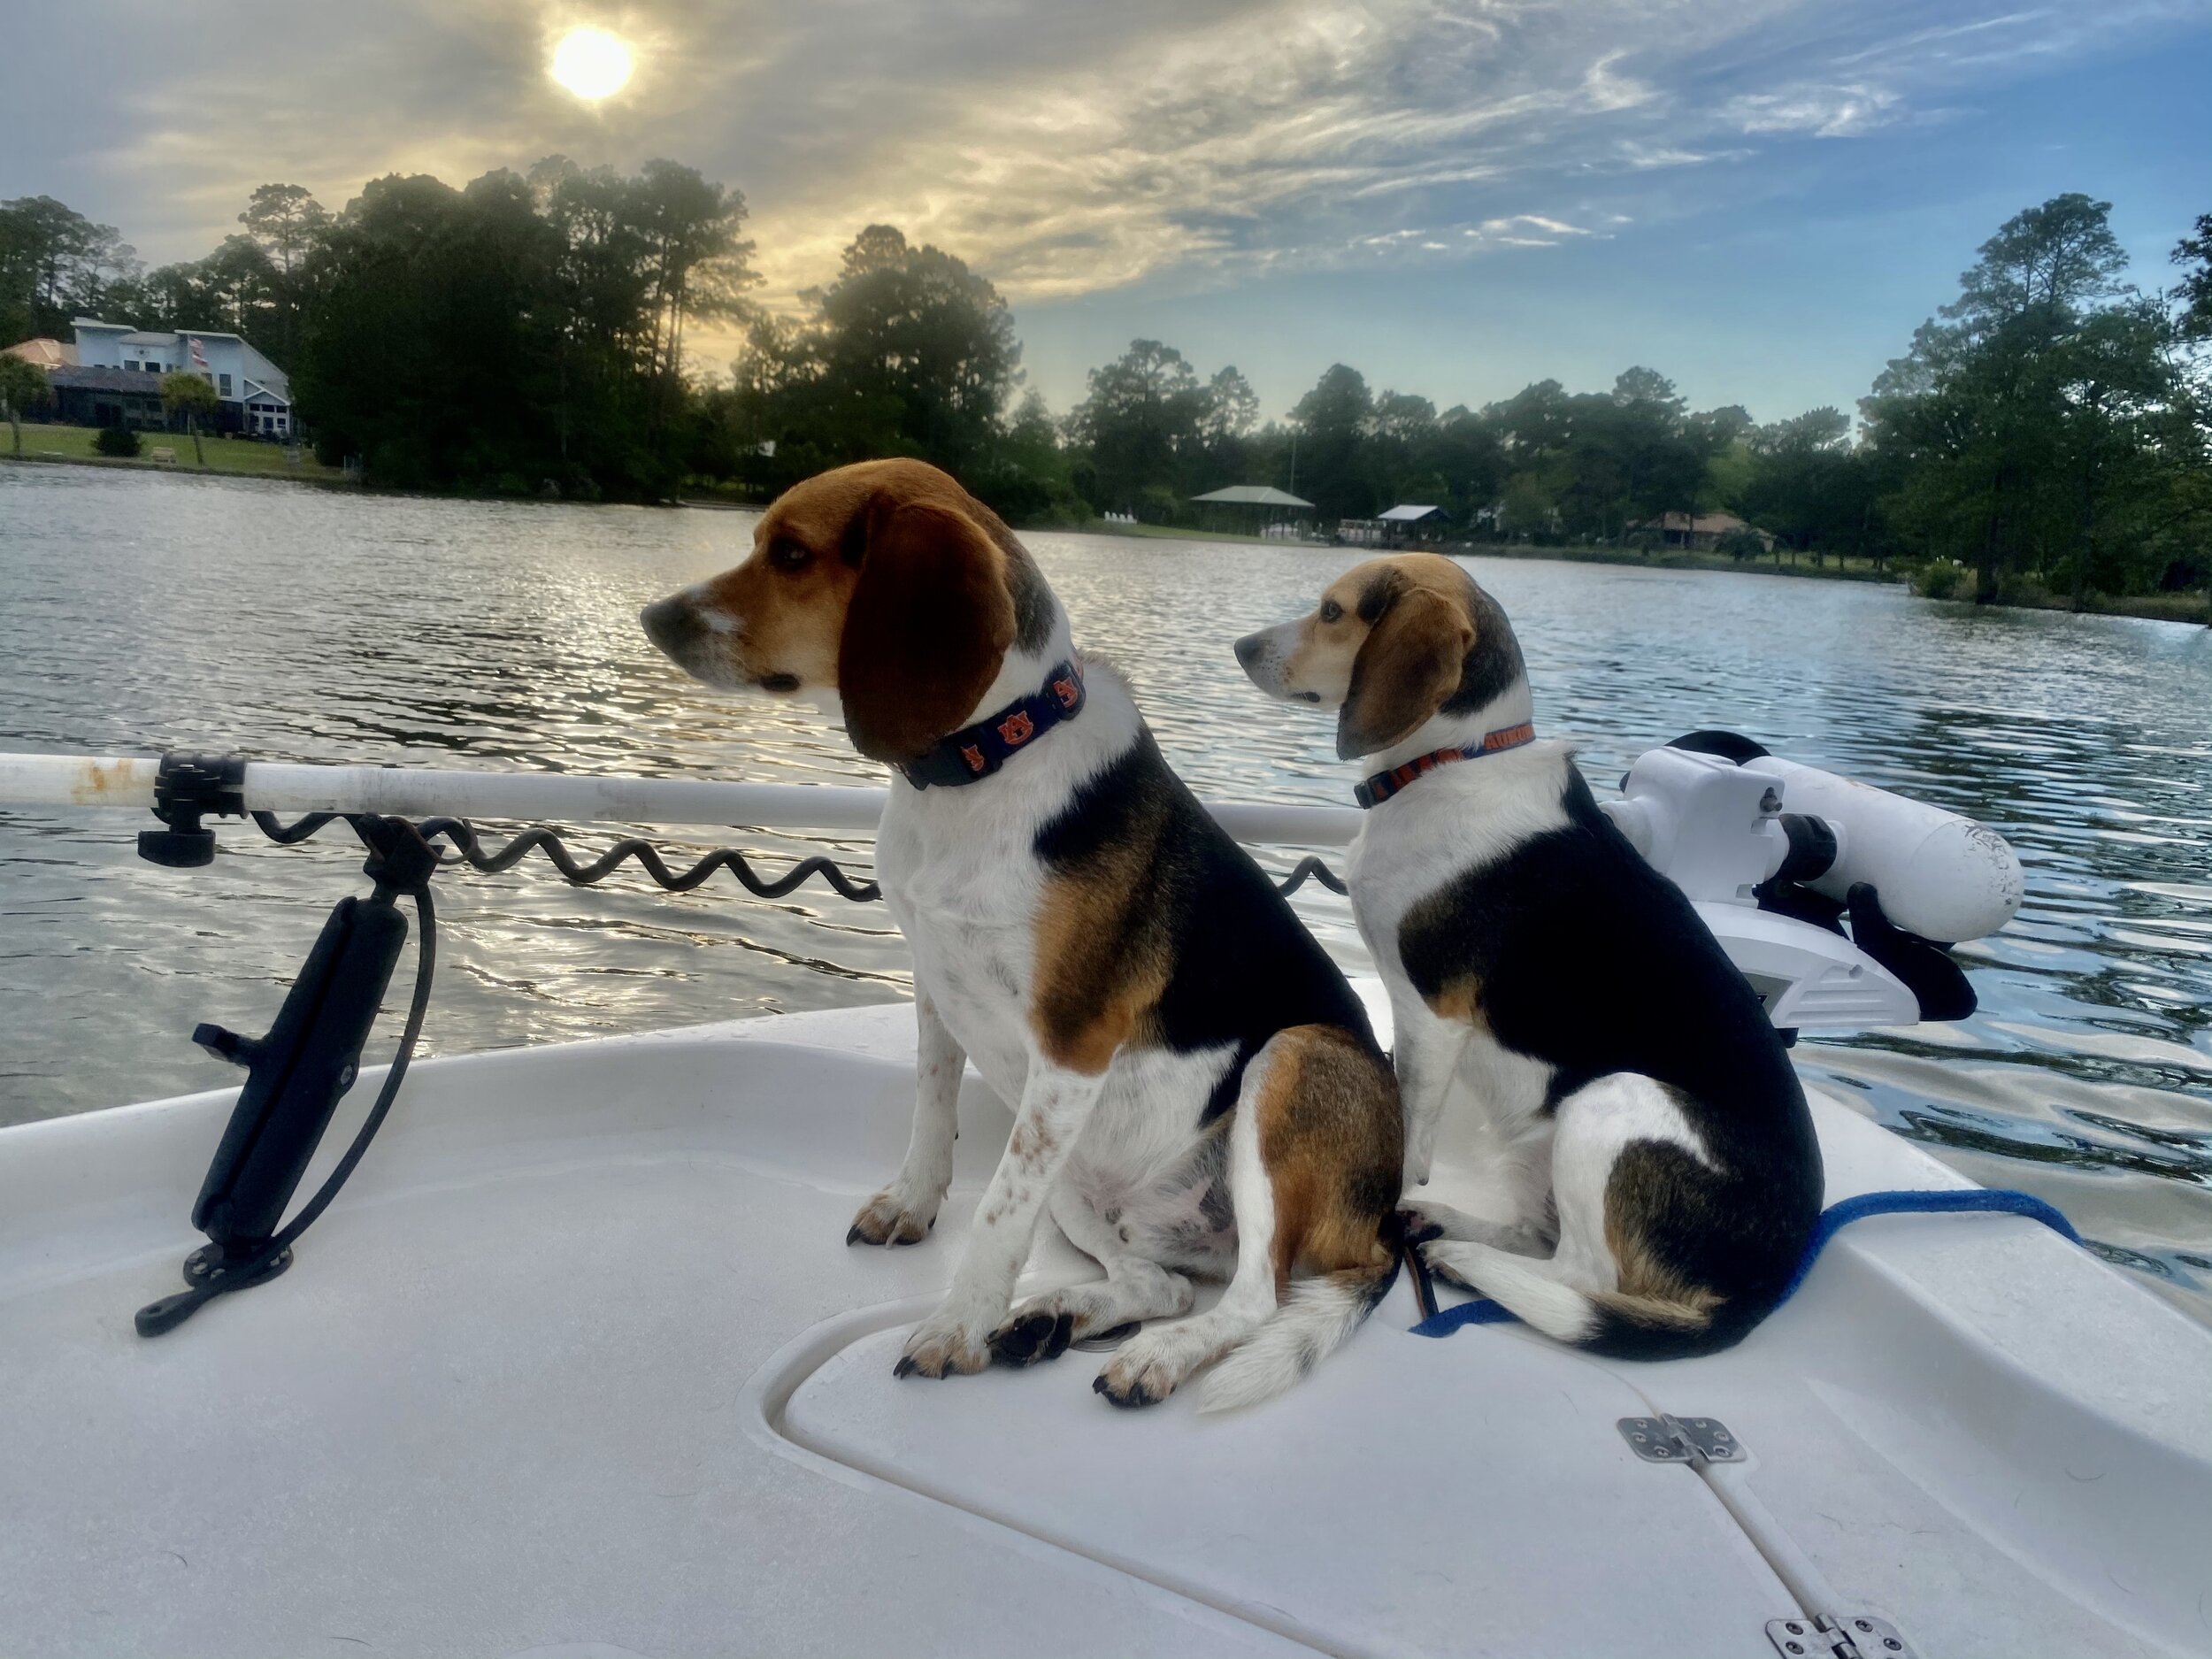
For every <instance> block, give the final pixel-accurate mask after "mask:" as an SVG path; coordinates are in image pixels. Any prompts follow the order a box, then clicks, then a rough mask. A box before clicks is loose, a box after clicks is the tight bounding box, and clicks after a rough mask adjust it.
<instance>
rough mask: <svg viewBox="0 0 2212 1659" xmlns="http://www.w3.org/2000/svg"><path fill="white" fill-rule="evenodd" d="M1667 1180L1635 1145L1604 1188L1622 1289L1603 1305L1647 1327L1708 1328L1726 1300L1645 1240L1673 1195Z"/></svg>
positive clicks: (1608, 1235)
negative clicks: (1653, 1220)
mask: <svg viewBox="0 0 2212 1659" xmlns="http://www.w3.org/2000/svg"><path fill="white" fill-rule="evenodd" d="M1670 1187H1671V1181H1670V1179H1669V1178H1668V1176H1667V1175H1666V1174H1665V1173H1664V1171H1663V1170H1662V1168H1661V1167H1660V1166H1659V1164H1657V1163H1656V1162H1655V1160H1653V1159H1651V1158H1647V1157H1640V1156H1638V1155H1637V1149H1636V1148H1634V1147H1633V1146H1632V1147H1630V1148H1627V1149H1626V1150H1624V1152H1623V1154H1622V1156H1620V1157H1619V1158H1618V1159H1617V1161H1616V1162H1615V1164H1614V1165H1613V1172H1612V1174H1611V1175H1610V1176H1609V1178H1608V1179H1607V1180H1606V1183H1605V1248H1607V1249H1608V1250H1609V1251H1610V1252H1611V1253H1612V1256H1613V1261H1614V1264H1615V1265H1616V1266H1617V1268H1618V1270H1619V1272H1620V1279H1619V1285H1618V1288H1617V1289H1616V1290H1614V1291H1613V1292H1611V1293H1609V1294H1606V1295H1602V1296H1600V1297H1598V1298H1597V1300H1598V1301H1599V1302H1603V1303H1605V1304H1606V1305H1607V1306H1609V1307H1612V1308H1615V1309H1617V1310H1618V1311H1620V1312H1623V1313H1625V1314H1628V1315H1630V1316H1631V1317H1634V1318H1637V1319H1640V1320H1642V1321H1644V1322H1645V1323H1647V1324H1658V1325H1678V1326H1682V1327H1685V1328H1694V1327H1697V1326H1701V1325H1706V1324H1707V1323H1709V1321H1710V1320H1711V1318H1712V1314H1713V1310H1714V1309H1716V1308H1717V1307H1719V1306H1720V1305H1721V1303H1722V1302H1724V1301H1726V1300H1727V1298H1726V1297H1724V1296H1723V1295H1721V1294H1719V1293H1718V1292H1717V1291H1716V1290H1714V1289H1712V1288H1711V1287H1710V1286H1705V1285H1698V1284H1694V1283H1692V1282H1691V1281H1690V1280H1689V1279H1686V1278H1685V1277H1684V1276H1683V1275H1682V1274H1681V1273H1680V1272H1679V1271H1677V1270H1676V1269H1675V1268H1673V1267H1671V1266H1670V1265H1669V1264H1668V1263H1666V1262H1664V1261H1663V1260H1662V1259H1661V1258H1660V1256H1659V1254H1658V1252H1657V1251H1656V1250H1655V1249H1654V1248H1652V1246H1651V1244H1650V1242H1649V1240H1647V1237H1646V1227H1647V1220H1648V1218H1649V1217H1653V1216H1655V1215H1656V1214H1658V1213H1661V1210H1662V1207H1663V1206H1664V1205H1666V1204H1668V1203H1669V1202H1671V1200H1672V1198H1673V1196H1674V1195H1673V1194H1671V1192H1670V1190H1669V1188H1670Z"/></svg>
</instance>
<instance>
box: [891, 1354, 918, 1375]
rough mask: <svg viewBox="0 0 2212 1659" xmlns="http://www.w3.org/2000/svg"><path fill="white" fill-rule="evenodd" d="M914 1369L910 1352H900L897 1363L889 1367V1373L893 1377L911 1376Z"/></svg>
mask: <svg viewBox="0 0 2212 1659" xmlns="http://www.w3.org/2000/svg"><path fill="white" fill-rule="evenodd" d="M915 1370H916V1367H915V1364H914V1357H913V1356H912V1355H910V1354H902V1355H900V1356H899V1363H897V1364H895V1365H894V1366H893V1367H891V1374H892V1375H893V1376H894V1377H911V1376H912V1375H913V1374H914V1372H915Z"/></svg>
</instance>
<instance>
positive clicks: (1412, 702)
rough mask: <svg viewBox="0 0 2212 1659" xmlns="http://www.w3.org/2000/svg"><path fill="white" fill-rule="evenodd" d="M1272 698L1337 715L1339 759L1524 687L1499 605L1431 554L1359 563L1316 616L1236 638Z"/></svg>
mask: <svg viewBox="0 0 2212 1659" xmlns="http://www.w3.org/2000/svg"><path fill="white" fill-rule="evenodd" d="M1236 650H1237V661H1238V662H1240V663H1241V664H1243V665H1244V672H1246V673H1247V674H1248V675H1250V676H1251V679H1252V683H1253V684H1254V685H1256V686H1257V687H1259V688H1260V689H1261V690H1262V691H1264V692H1266V693H1267V694H1268V695H1270V696H1274V697H1281V698H1284V699H1286V700H1287V701H1290V702H1293V703H1315V704H1317V705H1318V706H1320V707H1322V708H1329V709H1335V710H1337V722H1336V752H1337V753H1338V754H1339V755H1340V756H1341V757H1343V758H1344V759H1346V760H1351V759H1354V758H1355V757H1358V756H1361V755H1372V754H1375V753H1378V752H1379V751H1380V750H1382V749H1388V748H1389V747H1390V746H1391V745H1392V744H1394V743H1395V742H1398V741H1401V740H1402V739H1403V738H1405V737H1407V736H1409V735H1410V734H1411V733H1413V732H1415V731H1416V730H1417V729H1418V728H1419V727H1420V726H1423V725H1424V724H1425V723H1426V722H1427V721H1428V720H1429V719H1430V718H1432V717H1433V716H1435V715H1436V714H1438V713H1448V714H1456V713H1468V714H1471V713H1473V712H1475V711H1476V710H1479V709H1482V708H1485V707H1486V706H1487V705H1489V704H1490V703H1494V702H1496V701H1497V700H1498V699H1499V698H1500V697H1501V696H1503V695H1506V694H1507V693H1509V692H1510V691H1511V690H1512V689H1513V688H1514V687H1516V686H1517V685H1521V684H1522V683H1524V681H1525V678H1526V674H1525V670H1524V668H1523V666H1522V663H1521V648H1520V644H1519V642H1518V641H1516V640H1515V639H1514V637H1513V628H1512V626H1511V625H1510V624H1509V623H1508V622H1507V621H1506V619H1505V612H1504V611H1502V610H1500V609H1499V608H1498V603H1497V601H1495V600H1494V599H1493V598H1491V597H1490V595H1487V594H1486V593H1484V592H1483V591H1482V589H1481V588H1478V587H1477V586H1475V582H1474V579H1473V578H1472V577H1471V576H1469V575H1468V574H1467V572H1465V571H1463V570H1462V569H1461V568H1460V567H1459V566H1458V565H1455V564H1453V563H1452V562H1451V561H1450V560H1449V559H1447V558H1440V557H1438V556H1437V555H1435V554H1433V553H1401V554H1395V555H1393V556H1391V557H1386V558H1378V559H1370V560H1368V561H1367V562H1366V563H1365V564H1363V565H1355V566H1353V567H1352V568H1351V569H1350V570H1348V571H1347V572H1344V574H1343V575H1341V576H1340V577H1338V578H1337V579H1336V580H1335V581H1334V582H1333V583H1331V584H1330V586H1329V588H1328V590H1327V591H1326V592H1325V593H1324V594H1323V595H1321V603H1319V604H1318V605H1317V606H1316V607H1315V608H1314V610H1313V611H1310V613H1309V614H1307V615H1305V616H1302V617H1300V618H1297V619H1296V620H1295V621H1293V622H1286V623H1284V624H1282V625H1281V626H1279V627H1272V628H1262V629H1261V630H1260V631H1259V632H1258V633H1257V634H1246V635H1245V636H1244V638H1242V639H1240V640H1239V641H1237V646H1236Z"/></svg>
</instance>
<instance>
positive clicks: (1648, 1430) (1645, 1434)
mask: <svg viewBox="0 0 2212 1659" xmlns="http://www.w3.org/2000/svg"><path fill="white" fill-rule="evenodd" d="M1619 1428H1620V1431H1621V1438H1622V1439H1623V1440H1626V1441H1627V1442H1628V1447H1629V1449H1630V1450H1631V1451H1632V1452H1634V1453H1635V1454H1636V1455H1637V1456H1639V1457H1640V1458H1642V1459H1643V1460H1644V1461H1645V1462H1646V1463H1688V1464H1690V1465H1692V1466H1693V1467H1694V1466H1696V1465H1697V1464H1699V1463H1741V1462H1743V1448H1742V1447H1741V1446H1740V1445H1739V1444H1738V1443H1737V1440H1736V1437H1735V1436H1734V1435H1732V1434H1731V1433H1730V1432H1728V1428H1727V1425H1725V1424H1724V1423H1722V1422H1720V1421H1719V1420H1718V1419H1717V1418H1715V1417H1666V1416H1660V1417H1623V1418H1622V1419H1621V1420H1620V1424H1619Z"/></svg>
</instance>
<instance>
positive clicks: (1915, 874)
mask: <svg viewBox="0 0 2212 1659" xmlns="http://www.w3.org/2000/svg"><path fill="white" fill-rule="evenodd" d="M1741 770H1742V771H1743V772H1747V773H1750V774H1752V775H1753V776H1755V777H1758V778H1762V779H1766V780H1770V781H1771V782H1772V783H1773V784H1774V785H1775V787H1776V788H1777V790H1778V793H1779V795H1780V796H1781V804H1782V808H1783V810H1785V811H1788V812H1793V813H1798V814H1801V815H1802V816H1804V817H1808V818H1819V819H1820V820H1822V821H1823V822H1824V823H1825V824H1826V825H1827V826H1828V827H1829V829H1830V830H1831V831H1832V832H1833V833H1834V835H1835V838H1836V856H1835V859H1834V861H1833V862H1832V864H1830V865H1829V866H1828V868H1827V870H1826V871H1825V872H1824V873H1822V874H1820V875H1818V876H1814V877H1811V878H1809V879H1807V880H1806V882H1805V884H1804V885H1805V886H1807V887H1810V888H1812V890H1813V891H1814V892H1816V893H1819V894H1822V895H1825V896H1826V897H1829V898H1832V899H1835V900H1838V901H1839V902H1840V901H1841V900H1843V899H1844V898H1846V897H1847V896H1848V895H1849V894H1850V891H1851V889H1852V888H1853V887H1855V886H1856V885H1857V884H1858V883H1860V882H1862V881H1867V882H1871V883H1872V884H1873V885H1874V887H1875V889H1876V890H1877V891H1878V893H1880V895H1882V912H1883V914H1884V915H1886V916H1887V917H1888V918H1889V919H1890V920H1891V921H1893V922H1894V923H1895V924H1896V925H1897V926H1900V927H1901V928H1903V929H1904V930H1905V931H1906V932H1907V933H1917V934H1919V935H1920V937H1921V938H1923V939H1932V940H1936V941H1939V942H1941V943H1943V944H1947V945H1955V944H1956V943H1958V942H1959V941H1961V940H1965V939H1980V938H1983V937H1985V936H1986V935H1987V934H1990V933H1995V932H1996V931H1997V930H1998V929H1999V928H2001V927H2002V926H2004V925H2005V924H2006V923H2007V922H2008V921H2010V920H2011V919H2012V918H2013V916H2014V914H2015V913H2016V911H2017V910H2019V909H2020V900H2021V897H2022V895H2023V892H2024V882H2023V879H2022V876H2021V873H2020V860H2019V858H2018V857H2017V856H2015V854H2014V853H2013V850H2012V849H2011V848H2010V847H2009V846H2008V845H2007V844H2006V842H2005V839H2004V837H2003V836H2001V835H2000V834H1998V833H1997V832H1996V831H1995V830H1993V829H1991V828H1990V827H1989V826H1986V825H1984V824H1977V823H1975V822H1974V821H1973V820H1972V819H1971V818H1961V817H1959V815H1958V814H1957V813H1955V812H1946V811H1945V810H1943V809H1942V808H1940V807H1933V806H1929V805H1927V804H1926V803H1924V802H1919V801H1910V800H1908V799H1906V798H1905V797H1904V796H1903V795H1892V794H1890V793H1889V791H1887V790H1886V789H1877V788H1875V787H1872V786H1871V785H1870V784H1863V783H1854V782H1853V781H1852V780H1850V779H1848V778H1839V777H1837V776H1836V775H1835V773H1833V772H1822V771H1821V770H1820V769H1819V768H1817V767H1815V766H1801V765H1799V764H1797V763H1796V762H1795V761H1790V760H1784V759H1782V758H1781V757H1778V756H1774V755H1764V756H1760V757H1755V758H1754V759H1751V760H1747V761H1745V762H1744V763H1743V765H1742V767H1741Z"/></svg>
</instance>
